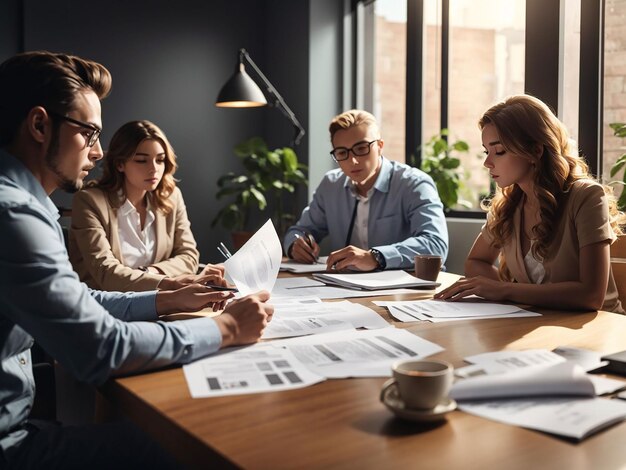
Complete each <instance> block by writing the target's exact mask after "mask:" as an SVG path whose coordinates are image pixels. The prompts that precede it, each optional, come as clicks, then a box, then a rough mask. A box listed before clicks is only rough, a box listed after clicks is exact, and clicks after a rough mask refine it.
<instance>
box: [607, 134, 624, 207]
mask: <svg viewBox="0 0 626 470" xmlns="http://www.w3.org/2000/svg"><path fill="white" fill-rule="evenodd" d="M609 126H610V127H611V129H613V134H614V135H615V136H616V137H620V138H624V137H626V124H625V123H623V122H614V123H612V124H609ZM623 148H624V147H622V149H623ZM624 165H626V153H625V154H623V155H622V156H621V157H619V158H618V159H617V161H616V162H615V163H614V164H613V166H612V167H611V178H613V177H614V176H615V175H616V174H617V173H618V172H619V171H620V170H622V169H623V168H624ZM611 184H613V185H621V186H622V190H621V194H620V196H619V197H618V199H617V207H618V208H619V210H621V211H626V170H625V171H624V172H623V175H622V179H621V180H617V181H612V182H611Z"/></svg>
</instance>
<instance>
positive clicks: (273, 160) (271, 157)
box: [265, 152, 282, 167]
mask: <svg viewBox="0 0 626 470" xmlns="http://www.w3.org/2000/svg"><path fill="white" fill-rule="evenodd" d="M265 156H266V157H267V161H268V162H269V163H270V164H271V165H272V166H275V167H280V166H281V163H282V162H281V158H280V155H279V154H278V152H267V153H266V154H265Z"/></svg>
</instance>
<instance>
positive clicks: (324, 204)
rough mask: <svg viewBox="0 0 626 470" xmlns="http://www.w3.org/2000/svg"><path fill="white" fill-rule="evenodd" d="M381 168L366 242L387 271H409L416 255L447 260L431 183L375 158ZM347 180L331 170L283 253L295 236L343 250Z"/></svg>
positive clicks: (348, 212) (350, 204)
mask: <svg viewBox="0 0 626 470" xmlns="http://www.w3.org/2000/svg"><path fill="white" fill-rule="evenodd" d="M381 160H382V164H381V169H380V173H379V174H378V178H377V179H376V183H374V189H375V190H374V193H373V194H372V196H371V200H370V212H369V222H368V239H369V244H370V247H371V248H376V249H377V250H379V251H380V252H381V253H382V255H383V256H384V257H385V261H386V263H387V269H398V268H404V269H408V268H412V267H413V262H414V261H413V260H414V258H415V255H417V254H435V255H440V256H441V257H442V258H443V261H445V259H446V257H447V255H448V228H447V225H446V219H445V217H444V215H443V204H442V203H441V199H439V194H438V193H437V188H436V186H435V183H434V182H433V180H432V178H431V177H430V176H428V175H427V174H426V173H424V172H423V171H421V170H418V169H417V168H413V167H410V166H408V165H405V164H403V163H398V162H394V161H391V160H388V159H386V158H384V157H381ZM351 185H352V183H351V180H350V178H348V177H347V176H346V175H345V174H344V173H343V171H341V169H335V170H331V171H329V172H328V173H326V175H325V176H324V178H323V179H322V181H321V183H320V184H319V186H318V187H317V189H316V190H315V193H314V194H313V200H312V201H311V204H310V205H309V206H308V207H307V208H306V209H304V211H303V212H302V216H301V217H300V220H298V222H297V223H296V225H294V226H292V227H290V228H289V230H288V231H287V233H286V235H285V239H284V242H283V248H284V250H285V253H287V250H288V249H289V247H290V246H291V244H292V243H293V242H294V241H295V240H296V235H297V234H302V233H310V234H312V235H313V236H314V237H315V240H317V241H318V242H320V241H321V240H322V239H323V238H325V237H326V236H328V237H329V238H330V249H331V250H332V251H334V250H338V249H340V248H343V247H345V246H346V237H347V235H348V230H349V228H350V220H351V219H352V214H353V211H354V206H355V203H356V199H355V196H354V195H353V193H352V191H351Z"/></svg>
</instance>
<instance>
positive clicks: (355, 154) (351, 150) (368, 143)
mask: <svg viewBox="0 0 626 470" xmlns="http://www.w3.org/2000/svg"><path fill="white" fill-rule="evenodd" d="M378 141H380V139H374V140H372V141H370V142H368V141H367V140H363V141H361V142H357V143H356V144H354V145H353V146H352V147H350V148H347V147H336V148H334V149H332V150H331V151H330V155H331V157H333V160H335V161H336V162H345V161H346V160H348V159H349V158H350V152H352V155H354V156H355V157H366V156H367V155H369V154H370V152H371V151H372V144H373V143H374V142H378ZM363 144H367V152H366V153H363V154H360V155H359V154H358V153H356V152H355V151H354V147H358V146H359V145H363ZM337 150H345V151H346V158H341V159H338V158H337V157H336V156H335V152H336V151H337Z"/></svg>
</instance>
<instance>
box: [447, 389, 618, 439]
mask: <svg viewBox="0 0 626 470" xmlns="http://www.w3.org/2000/svg"><path fill="white" fill-rule="evenodd" d="M459 409H460V410H462V411H465V412H467V413H471V414H473V415H476V416H480V417H483V418H487V419H493V420H494V421H499V422H501V423H506V424H513V425H515V426H522V427H525V428H528V429H535V430H537V431H543V432H547V433H551V434H557V435H560V436H565V437H569V438H572V439H577V440H581V439H584V438H585V437H587V436H589V435H591V434H593V433H594V432H596V431H599V430H600V429H603V428H606V427H608V426H611V425H613V424H615V423H618V422H620V421H623V420H624V419H626V402H624V401H621V400H608V399H605V398H593V397H592V398H545V397H544V398H536V399H518V400H494V401H487V402H462V403H459Z"/></svg>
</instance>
